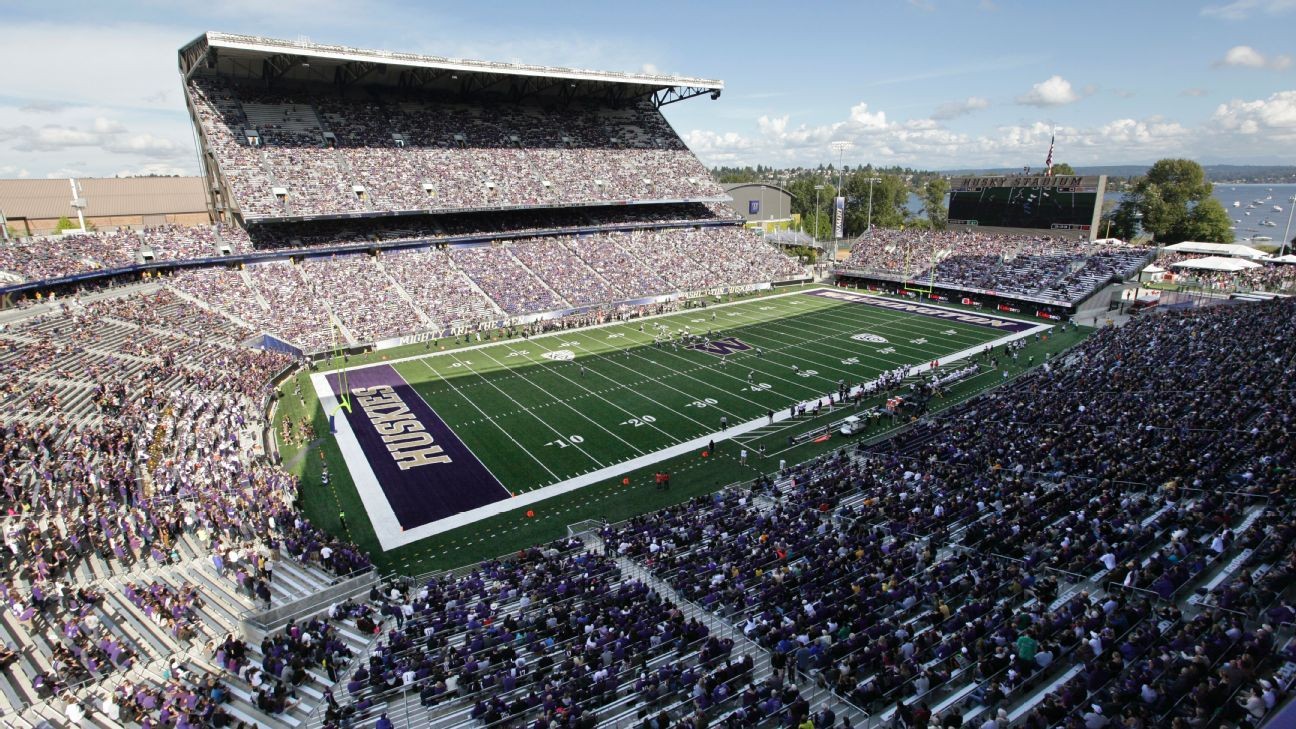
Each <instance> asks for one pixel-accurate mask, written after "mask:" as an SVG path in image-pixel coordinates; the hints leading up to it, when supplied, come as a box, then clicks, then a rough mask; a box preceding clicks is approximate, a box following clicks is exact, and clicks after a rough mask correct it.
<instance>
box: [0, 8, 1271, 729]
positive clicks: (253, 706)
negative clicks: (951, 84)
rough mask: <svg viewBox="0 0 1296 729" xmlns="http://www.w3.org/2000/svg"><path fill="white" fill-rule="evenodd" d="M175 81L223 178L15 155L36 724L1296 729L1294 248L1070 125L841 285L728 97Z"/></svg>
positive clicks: (378, 74)
mask: <svg viewBox="0 0 1296 729" xmlns="http://www.w3.org/2000/svg"><path fill="white" fill-rule="evenodd" d="M176 60H177V61H178V69H179V73H180V80H181V88H182V91H183V106H184V109H185V111H186V112H187V114H188V118H189V121H190V124H191V128H192V136H193V141H194V146H195V151H196V152H197V157H198V159H199V163H200V166H201V169H200V174H199V175H198V177H197V178H193V179H191V180H166V181H156V180H154V181H148V182H146V181H143V180H134V179H119V180H111V179H99V180H92V179H85V180H76V179H73V180H70V181H65V180H48V181H40V180H22V179H15V180H3V181H0V210H3V211H4V212H5V214H6V216H7V221H6V222H7V227H6V236H5V240H4V241H3V242H0V297H2V300H3V307H0V362H3V372H4V377H3V392H2V395H0V396H2V398H3V399H2V404H0V433H2V434H3V441H2V442H3V446H2V449H3V456H4V457H3V463H2V470H0V482H2V483H3V491H4V497H3V498H4V505H5V507H6V512H5V517H4V519H5V527H4V538H5V546H6V547H7V549H6V550H5V595H6V597H7V606H6V609H4V610H3V611H0V642H3V644H4V645H3V648H0V724H3V725H4V726H6V727H14V728H19V729H37V728H39V727H64V726H68V727H72V726H85V727H98V728H100V729H116V728H120V727H142V728H168V729H169V728H171V727H175V728H176V729H181V728H189V727H266V728H268V729H320V728H328V729H352V728H361V727H377V729H393V728H394V727H433V728H436V729H449V728H450V727H481V728H489V729H506V728H513V727H517V728H523V727H534V728H536V729H552V728H556V727H573V728H574V727H580V728H582V729H594V728H601V729H603V728H605V729H615V728H620V727H645V728H648V729H668V728H672V727H681V728H687V729H702V728H703V727H709V726H714V727H732V728H735V729H736V728H740V727H741V728H746V727H797V728H799V729H801V728H804V729H816V728H818V729H833V728H834V727H843V728H845V727H896V728H900V727H915V728H917V727H973V728H977V729H1009V728H1010V727H1029V728H1030V729H1048V728H1050V727H1059V728H1065V729H1072V728H1074V727H1085V728H1086V729H1101V728H1102V727H1108V726H1110V727H1127V728H1130V729H1135V728H1142V727H1147V728H1152V727H1192V728H1194V729H1197V728H1204V727H1261V726H1267V727H1272V728H1274V729H1280V728H1281V727H1292V726H1296V709H1293V705H1292V703H1291V702H1290V701H1289V700H1288V697H1289V695H1290V692H1291V690H1292V687H1293V681H1296V642H1294V640H1293V639H1294V637H1296V625H1294V622H1293V621H1294V620H1296V580H1294V579H1293V575H1296V500H1294V498H1293V497H1294V496H1296V491H1294V489H1293V487H1294V486H1296V483H1294V482H1293V479H1294V478H1296V476H1293V474H1294V473H1296V471H1294V470H1293V469H1294V468H1296V437H1293V434H1292V433H1291V428H1292V423H1293V422H1294V419H1296V398H1294V397H1292V394H1291V391H1290V390H1289V389H1288V388H1287V384H1288V383H1290V382H1291V381H1292V380H1293V378H1296V337H1293V336H1292V332H1293V324H1292V323H1293V321H1294V317H1296V303H1293V302H1296V299H1293V298H1290V297H1289V296H1287V295H1286V293H1285V292H1287V291H1290V290H1291V288H1292V285H1293V283H1294V282H1296V265H1290V264H1291V261H1282V260H1280V258H1279V257H1277V256H1275V257H1273V258H1264V260H1262V261H1261V260H1259V258H1260V256H1251V255H1250V254H1249V253H1247V251H1250V252H1254V250H1255V249H1252V248H1250V247H1249V246H1241V245H1226V244H1215V243H1192V244H1188V243H1180V244H1179V245H1177V246H1171V247H1169V248H1166V249H1162V248H1159V247H1157V246H1149V245H1135V244H1132V243H1130V242H1126V241H1123V240H1118V239H1115V238H1110V237H1105V236H1100V230H1099V228H1100V224H1101V221H1102V220H1103V197H1104V194H1105V193H1104V191H1105V189H1106V188H1107V186H1108V179H1107V177H1106V175H1089V174H1066V175H1063V174H1059V175H1053V174H1052V164H1053V161H1052V156H1053V151H1052V147H1051V146H1050V147H1049V153H1048V169H1047V171H1046V172H1045V173H1043V174H1040V173H1038V172H1036V173H1034V174H1031V173H1030V172H1029V171H1026V172H1023V173H1021V174H984V175H971V174H967V175H955V176H953V177H952V179H951V180H950V184H949V187H948V190H949V192H948V193H947V196H948V200H949V208H948V225H945V226H941V227H939V228H938V227H935V226H896V227H884V226H882V225H876V226H875V225H873V223H872V215H873V209H872V205H873V203H872V199H871V195H872V182H870V183H869V195H870V198H869V202H868V205H869V209H868V216H869V218H868V220H869V223H868V225H867V226H866V227H865V228H864V229H863V230H862V232H859V233H858V234H856V235H851V236H849V237H847V238H844V239H843V240H842V241H841V242H840V251H841V255H840V256H839V257H838V258H837V259H836V260H831V261H828V262H827V263H824V262H822V261H820V262H818V263H817V264H816V265H811V264H812V263H815V262H812V261H810V260H808V259H807V257H806V253H805V252H804V250H785V249H784V248H783V247H782V246H780V245H779V244H778V243H777V241H776V240H775V239H773V238H772V237H766V236H765V235H763V234H762V232H763V231H761V230H760V229H759V227H758V226H753V225H745V224H744V220H743V218H742V217H740V216H739V215H738V214H737V213H736V212H735V208H737V207H747V206H746V205H744V204H743V202H744V201H740V200H735V199H733V197H731V196H730V195H728V194H726V192H725V189H726V188H725V187H723V186H722V185H721V184H720V182H719V181H718V180H717V178H716V176H715V175H713V172H712V170H710V169H708V168H707V167H706V166H705V165H704V164H703V162H702V161H701V159H700V158H699V156H698V155H696V154H695V153H694V152H693V151H692V150H691V149H690V147H689V145H688V144H686V143H685V141H684V137H683V136H681V134H680V133H678V132H677V131H676V129H675V128H674V127H673V126H672V124H671V123H670V122H668V121H667V118H666V116H665V115H664V112H663V109H664V108H666V107H668V106H670V105H673V104H677V103H681V102H688V103H689V104H692V105H706V104H716V105H723V104H724V103H725V100H724V92H725V84H724V82H723V81H721V80H717V79H708V78H700V77H691V76H683V75H675V74H663V73H658V72H656V71H653V72H647V71H645V72H639V73H627V72H621V71H597V70H589V69H576V68H566V67H554V66H542V65H530V64H526V63H504V62H495V61H485V60H466V59H462V58H451V57H442V56H434V55H426V54H419V53H410V52H404V51H400V50H375V49H365V48H358V47H350V46H346V45H328V44H321V43H314V42H311V41H308V40H305V39H299V40H283V39H276V38H269V37H261V36H251V35H238V34H228V33H217V32H208V33H204V34H202V35H199V36H197V37H196V38H194V39H193V40H192V41H190V42H188V43H186V44H184V45H183V46H182V47H180V48H179V51H178V55H177V56H176ZM1041 156H1042V154H1041ZM829 177H830V176H827V175H825V176H824V180H825V184H827V182H826V181H827V180H828V179H829ZM47 182H48V183H50V184H46V183H47ZM68 182H70V183H71V184H70V187H71V194H72V199H71V203H70V204H69V203H68V201H67V199H66V198H67V196H68V187H69V185H68ZM818 189H819V188H818V187H816V188H814V190H815V191H818ZM788 195H789V198H790V196H791V193H788ZM837 200H838V201H840V202H839V203H833V202H831V201H829V205H830V209H836V210H838V211H840V212H839V214H840V215H845V209H846V207H847V205H850V206H857V205H862V204H863V201H862V200H860V199H855V198H852V199H850V200H849V201H848V200H847V198H846V197H845V195H843V196H842V197H839V198H837ZM816 205H818V203H817V202H816ZM748 210H749V213H752V214H755V213H757V210H758V206H756V205H752V206H751V207H750V208H748ZM69 211H70V215H69ZM1248 214H1249V213H1248ZM63 217H70V218H78V220H77V222H76V224H75V229H71V230H70V229H67V227H66V226H59V227H60V230H58V231H57V232H54V228H53V221H56V220H58V219H59V218H63ZM815 225H816V227H817V226H818V221H817V220H816V221H815ZM836 226H837V229H838V230H841V227H842V226H841V221H840V220H839V221H836ZM838 237H842V236H841V235H840V233H839V234H838ZM1212 246H1214V247H1212ZM1239 249H1246V251H1241V250H1239ZM1278 252H1279V253H1282V252H1284V251H1281V250H1280V251H1278ZM1203 254H1206V255H1210V256H1212V258H1213V259H1216V260H1223V261H1225V262H1226V263H1227V262H1232V263H1233V264H1235V265H1233V266H1232V267H1221V266H1219V265H1213V264H1211V263H1209V262H1207V263H1202V261H1204V260H1206V259H1203V258H1201V257H1200V256H1202V255H1203ZM1219 257H1223V258H1219ZM1288 258H1291V257H1290V256H1288ZM1243 261H1245V262H1246V263H1247V264H1248V265H1242V262H1243ZM1176 274H1177V275H1178V278H1175V275H1176ZM1153 277H1154V278H1153ZM1171 281H1174V282H1175V285H1174V286H1171V285H1170V284H1169V282H1171Z"/></svg>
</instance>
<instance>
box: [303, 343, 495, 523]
mask: <svg viewBox="0 0 1296 729" xmlns="http://www.w3.org/2000/svg"><path fill="white" fill-rule="evenodd" d="M327 377H328V383H329V387H330V388H332V390H333V392H334V393H335V394H336V393H337V391H338V379H337V374H336V373H335V374H330V375H328V376H327ZM347 379H348V384H349V385H350V388H351V412H349V413H347V412H346V411H345V410H344V411H343V412H344V413H346V419H347V422H348V423H350V425H351V430H352V432H354V433H355V437H356V440H357V441H358V442H359V443H360V448H361V450H363V451H364V454H365V458H367V459H368V460H369V465H370V467H372V468H373V472H374V475H375V476H377V477H378V483H379V485H381V486H382V490H383V493H384V494H385V495H386V497H387V503H388V504H390V505H391V508H392V512H393V513H394V514H395V515H396V519H397V520H398V521H399V522H400V524H401V526H402V527H404V528H405V529H413V528H415V527H418V526H422V525H424V524H427V523H429V522H433V521H437V520H438V519H444V518H445V517H447V516H452V515H454V514H458V513H459V512H461V511H468V510H469V509H475V508H477V507H479V506H484V505H485V504H489V503H492V502H495V501H500V500H503V499H507V498H509V497H510V494H509V492H508V490H507V489H505V488H504V486H503V485H502V484H501V483H500V482H499V479H497V478H495V476H494V475H493V474H491V472H490V471H488V470H486V467H485V466H483V465H482V462H481V461H479V460H477V456H475V455H473V454H472V452H471V451H469V450H468V447H467V446H465V445H464V444H463V441H461V440H459V438H458V437H456V436H455V434H454V433H453V432H452V431H451V430H450V428H449V427H447V426H446V424H445V421H443V420H441V418H440V417H439V416H438V415H437V414H436V411H435V410H433V409H432V408H431V407H430V406H429V405H428V404H427V402H426V401H424V400H423V398H422V397H421V396H420V395H419V394H418V393H417V392H415V391H414V388H412V387H410V386H409V383H408V382H406V381H405V378H404V377H401V375H400V373H399V372H397V371H396V370H395V369H393V368H392V367H391V365H374V366H372V367H365V368H363V369H358V370H352V371H350V372H348V373H347ZM380 431H381V432H380Z"/></svg>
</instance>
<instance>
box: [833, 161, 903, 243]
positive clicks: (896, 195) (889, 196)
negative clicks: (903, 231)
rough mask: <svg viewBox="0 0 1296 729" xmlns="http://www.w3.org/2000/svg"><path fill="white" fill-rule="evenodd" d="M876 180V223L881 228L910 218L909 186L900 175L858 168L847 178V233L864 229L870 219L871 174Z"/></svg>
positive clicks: (896, 225) (850, 233)
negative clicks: (883, 173)
mask: <svg viewBox="0 0 1296 729" xmlns="http://www.w3.org/2000/svg"><path fill="white" fill-rule="evenodd" d="M870 177H873V178H875V179H877V180H879V181H878V182H875V183H873V193H872V197H873V206H872V207H873V225H874V226H876V227H879V228H899V227H900V226H902V225H904V224H905V223H906V222H907V221H908V220H909V209H908V208H907V207H906V206H907V205H908V203H909V186H908V185H906V184H905V181H904V178H902V177H900V176H899V175H878V174H876V173H871V172H863V171H860V172H856V173H855V174H853V175H851V176H850V177H847V178H846V181H845V190H844V193H845V195H846V236H847V237H854V236H857V235H859V234H860V233H863V232H864V230H865V229H866V228H867V227H868V221H869V182H868V180H869V178H870Z"/></svg>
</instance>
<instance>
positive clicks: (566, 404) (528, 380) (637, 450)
mask: <svg viewBox="0 0 1296 729" xmlns="http://www.w3.org/2000/svg"><path fill="white" fill-rule="evenodd" d="M482 354H485V355H486V356H487V357H490V358H491V361H492V362H494V363H495V364H497V365H500V366H501V367H503V368H504V369H506V370H508V371H509V372H515V373H517V376H518V377H520V378H522V380H523V381H525V382H526V383H527V384H528V385H530V386H532V387H534V388H535V389H537V390H539V391H540V392H543V393H545V394H546V395H549V393H548V391H547V390H545V389H544V388H543V387H540V386H539V385H537V384H536V383H535V382H533V381H532V380H531V378H529V377H527V376H526V375H525V374H523V373H522V370H520V369H519V370H515V369H513V368H512V367H510V366H508V365H506V364H504V363H503V362H501V361H499V360H497V359H495V358H494V357H491V355H490V354H488V353H487V351H486V350H484V349H483V350H482ZM563 379H564V380H566V379H567V378H566V377H563ZM569 381H570V380H569ZM585 390H586V392H589V390H588V388H585ZM592 394H594V396H595V397H597V398H599V399H600V400H603V401H604V402H607V400H606V399H604V398H603V396H602V395H598V394H596V393H592ZM549 397H550V398H552V399H553V400H554V401H556V402H559V403H561V404H562V405H563V407H565V408H567V409H568V410H570V411H572V412H573V413H576V414H577V415H579V416H581V417H582V418H584V419H585V420H587V421H588V422H590V423H591V424H593V426H594V427H596V428H598V429H599V430H601V431H603V432H604V433H607V434H608V435H610V436H612V437H613V438H616V439H617V440H619V441H621V442H622V443H624V444H625V445H627V446H629V448H630V449H631V450H633V451H634V452H635V453H637V454H639V455H641V456H642V455H643V454H644V451H643V449H642V448H640V447H639V446H636V445H635V444H633V443H631V442H629V441H627V440H626V439H625V438H622V437H621V436H619V435H617V434H616V433H613V432H612V431H610V430H608V429H607V428H605V427H603V425H602V424H600V423H599V422H598V421H596V420H594V419H593V418H591V417H590V416H588V415H586V414H585V413H583V412H581V411H580V410H577V409H576V408H574V407H572V406H571V403H569V402H567V401H566V400H564V399H562V398H560V397H553V395H549ZM514 402H516V400H515V401H514ZM609 404H611V403H609ZM572 445H576V444H575V443H572ZM600 465H601V464H600Z"/></svg>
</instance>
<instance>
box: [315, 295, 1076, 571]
mask: <svg viewBox="0 0 1296 729" xmlns="http://www.w3.org/2000/svg"><path fill="white" fill-rule="evenodd" d="M816 290H825V291H835V290H838V289H837V288H836V287H832V286H825V287H819V288H818V289H804V290H800V291H790V292H788V293H786V294H775V295H774V296H762V297H759V298H760V299H774V298H781V297H786V296H800V295H802V294H812V293H813V292H814V291H816ZM850 291H851V293H854V294H857V295H860V296H869V297H873V298H879V299H885V300H887V301H893V300H894V299H890V298H888V297H883V296H875V295H873V294H860V293H859V292H857V291H854V290H850ZM829 300H830V301H832V300H833V299H829ZM753 301H756V299H748V300H744V301H735V302H730V303H725V304H714V305H711V306H708V307H707V308H708V309H718V308H722V307H730V306H738V305H742V304H750V303H753ZM836 301H840V302H842V303H850V302H849V301H847V300H844V299H836ZM921 303H922V305H923V306H929V307H931V308H934V309H941V310H943V311H950V312H956V313H959V314H967V313H970V312H965V311H962V310H959V309H951V308H947V307H943V306H938V305H935V304H929V303H927V302H921ZM893 311H894V310H893ZM680 313H682V312H680V311H673V312H669V313H665V314H654V315H652V316H648V317H642V318H641V319H639V320H638V321H643V320H646V319H657V318H661V317H667V316H675V315H677V314H680ZM898 313H910V314H912V312H898ZM913 315H914V316H922V314H913ZM971 315H972V316H984V317H987V318H992V319H1000V320H1006V321H1014V322H1020V323H1024V324H1029V323H1030V322H1029V321H1026V320H1022V319H1011V318H1008V317H1001V316H995V315H992V314H980V313H976V314H971ZM953 321H957V320H953ZM965 323H966V322H965ZM624 324H626V322H623V321H610V322H606V323H603V324H596V325H593V326H590V327H584V328H583V329H582V331H586V330H590V329H597V328H602V327H609V326H621V325H624ZM974 326H975V325H974ZM1053 326H1054V325H1053V324H1045V323H1040V324H1036V325H1035V326H1033V327H1030V328H1028V329H1024V330H1022V331H1020V332H1014V333H1011V334H1007V335H1005V336H1003V337H1000V338H999V339H995V340H992V341H988V342H982V343H980V344H976V345H973V346H971V347H968V348H967V349H964V350H961V351H958V352H955V353H953V354H950V355H947V356H944V357H941V358H940V360H939V361H940V362H942V363H944V364H946V365H948V364H951V363H954V362H958V361H961V360H964V359H967V358H969V357H973V356H975V355H977V354H980V353H981V352H982V351H984V350H985V348H986V347H991V346H996V347H997V346H999V345H1001V344H1006V343H1008V342H1013V341H1016V340H1018V339H1025V338H1026V337H1029V336H1031V335H1034V334H1037V333H1040V332H1045V331H1048V330H1050V329H1052V328H1053ZM569 333H570V332H568V331H566V330H556V331H553V332H548V333H545V334H539V335H536V336H535V337H531V339H539V338H542V337H557V336H566V335H567V334H569ZM499 344H503V342H498V341H496V342H483V343H481V344H476V345H472V346H469V347H459V348H455V349H451V350H445V351H438V352H428V353H426V354H418V355H413V356H409V357H402V358H400V359H394V360H389V361H386V362H375V363H373V364H372V365H364V366H362V367H356V368H351V369H353V370H354V369H364V367H369V366H377V365H379V364H382V365H395V364H397V363H399V362H409V361H413V360H422V359H427V358H429V357H438V356H448V355H452V354H458V353H461V352H466V351H471V350H474V349H480V348H482V347H491V346H496V345H499ZM339 369H340V368H339ZM930 369H932V365H931V362H925V363H923V364H921V365H916V366H914V367H913V368H911V370H910V372H911V373H913V374H921V373H923V372H926V371H927V370H930ZM337 371H339V370H338V369H333V370H327V371H323V372H316V373H312V374H311V384H312V385H313V386H314V387H315V394H316V395H317V396H318V397H319V401H320V405H321V406H322V407H323V408H324V410H325V412H332V410H333V408H334V407H336V406H337V398H336V397H335V395H334V394H333V391H332V388H331V387H329V384H328V380H327V378H326V375H328V374H331V373H333V372H337ZM830 394H832V393H825V394H823V395H819V396H818V399H820V400H822V399H823V398H825V397H829V396H830ZM804 402H814V399H811V398H806V399H805V400H804ZM428 407H429V408H430V407H432V405H431V403H429V404H428ZM790 417H791V415H790V414H789V412H788V410H787V409H782V410H779V411H778V412H776V413H774V422H775V423H779V422H782V421H784V420H788V419H789V418H790ZM769 423H770V420H769V417H768V416H761V417H758V418H755V419H753V420H749V421H747V422H745V423H739V424H737V425H734V426H732V427H730V428H728V429H725V430H721V431H716V432H714V433H708V434H704V435H700V436H698V437H696V438H693V439H692V440H688V441H683V442H681V443H676V444H675V445H673V446H669V447H667V448H663V449H661V450H658V451H653V452H652V453H647V454H645V455H642V456H639V457H637V458H632V459H630V460H627V461H621V462H620V463H615V464H613V465H611V466H607V467H604V468H600V469H598V470H596V471H591V472H589V473H586V474H582V475H580V476H576V477H574V478H569V479H567V480H566V481H559V482H558V483H554V484H549V485H548V486H541V487H540V488H537V489H533V490H531V491H528V492H526V493H523V494H516V495H514V496H513V498H511V499H501V500H499V501H495V502H492V503H489V504H485V505H483V506H479V507H477V508H475V509H469V510H468V511H463V512H460V513H458V514H454V515H453V516H448V517H445V518H443V519H438V520H436V521H432V522H428V523H427V524H423V525H421V526H417V527H414V528H413V529H405V530H402V528H401V526H400V522H399V521H397V519H396V514H395V513H394V512H393V511H392V508H391V504H389V503H388V502H387V496H386V494H384V493H383V490H382V486H381V485H379V483H378V478H377V476H376V475H375V474H374V471H373V468H372V467H371V466H370V465H369V461H368V459H366V458H365V455H364V451H363V450H362V449H361V448H360V442H359V441H358V440H357V439H356V437H355V433H354V432H353V431H352V430H351V424H350V423H349V422H348V421H347V419H346V418H345V417H341V418H336V419H335V424H336V427H337V434H336V437H337V443H338V448H339V450H341V452H342V458H343V460H345V461H346V464H347V469H348V470H349V471H350V472H351V481H352V483H354V484H355V488H356V492H357V493H358V494H359V495H360V501H361V503H363V504H364V507H365V511H366V512H367V513H368V516H369V522H370V524H372V525H373V530H374V534H375V535H376V536H377V537H378V543H379V544H380V545H381V546H382V549H383V551H384V552H387V551H391V550H393V549H396V548H398V547H403V546H405V545H408V544H413V543H414V542H417V541H420V540H423V539H426V538H428V537H431V536H435V535H437V534H441V533H444V532H448V531H450V530H452V529H458V528H459V527H463V526H468V525H469V524H472V523H474V522H477V521H481V520H482V519H486V518H489V517H492V516H496V515H498V514H502V513H504V512H506V511H512V510H514V509H519V508H522V507H525V506H530V505H532V504H536V503H539V502H541V501H544V500H546V499H550V498H553V497H555V496H560V495H562V494H566V493H570V492H572V491H576V490H579V489H582V488H584V487H586V486H589V485H591V484H595V483H598V482H600V481H606V480H608V479H611V478H614V477H616V476H619V475H621V474H622V473H626V472H628V471H633V470H636V469H640V468H644V467H646V466H651V465H652V464H654V463H659V462H661V461H664V460H667V459H669V458H674V457H676V456H680V455H683V454H685V453H689V452H692V451H697V450H700V449H702V448H703V447H705V446H706V445H707V444H708V443H709V442H710V441H712V440H726V439H731V438H734V437H736V436H739V435H744V434H746V433H749V432H751V431H753V430H756V429H758V428H761V427H764V426H766V425H769ZM451 432H453V430H452V431H451ZM456 437H458V436H457V435H456ZM465 445H466V444H465Z"/></svg>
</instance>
